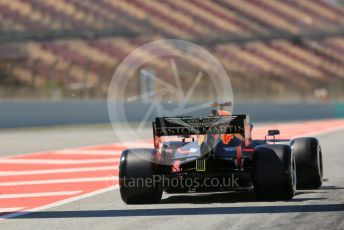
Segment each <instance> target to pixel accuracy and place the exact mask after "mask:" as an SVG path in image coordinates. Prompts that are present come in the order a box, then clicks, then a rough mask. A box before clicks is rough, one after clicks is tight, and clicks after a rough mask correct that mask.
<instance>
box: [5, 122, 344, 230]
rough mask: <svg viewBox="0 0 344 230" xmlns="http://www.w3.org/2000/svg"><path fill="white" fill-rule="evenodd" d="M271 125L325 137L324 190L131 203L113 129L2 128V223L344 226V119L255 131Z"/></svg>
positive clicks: (23, 226)
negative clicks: (123, 192) (261, 197)
mask: <svg viewBox="0 0 344 230" xmlns="http://www.w3.org/2000/svg"><path fill="white" fill-rule="evenodd" d="M268 128H279V129H281V132H282V136H281V137H282V138H284V137H290V136H302V135H315V136H316V137H318V138H319V140H320V142H321V145H322V148H323V157H324V168H325V178H326V181H325V182H324V184H323V186H322V187H321V188H320V189H318V190H300V191H298V192H297V195H296V196H295V197H294V199H293V200H291V201H284V202H261V201H258V200H256V198H255V197H254V195H253V194H252V193H251V192H241V193H238V192H230V193H214V194H209V193H203V194H178V195H167V194H164V195H163V200H162V202H161V203H160V204H156V205H125V204H123V202H122V201H121V199H120V195H119V191H118V188H117V185H116V183H117V168H116V165H117V164H116V162H117V159H118V155H119V153H120V151H121V149H122V148H123V146H122V144H121V143H118V142H117V139H116V137H115V136H114V134H113V132H112V130H111V128H109V127H107V126H86V127H79V126H75V127H62V128H61V127H55V128H43V129H16V130H1V131H0V140H1V148H0V155H1V156H0V215H1V216H0V218H2V219H0V229H178V228H179V229H229V228H230V229H300V228H302V229H325V228H326V229H344V171H343V169H344V167H343V163H344V150H343V147H342V146H343V144H344V141H343V140H344V121H320V122H302V123H295V124H291V125H286V124H282V125H280V124H270V125H263V126H258V127H256V128H255V130H256V131H255V135H256V136H257V137H261V136H262V135H263V134H264V133H265V132H266V130H267V129H268ZM124 135H125V134H124ZM147 137H148V138H150V132H149V131H148V130H147ZM107 143H111V144H107ZM129 144H130V145H132V146H133V147H134V146H135V147H136V146H137V147H139V146H141V145H143V146H149V145H150V143H148V142H140V143H138V142H136V141H135V140H132V142H131V143H129ZM18 154H19V155H18ZM54 170H55V171H54ZM95 178H97V179H95Z"/></svg>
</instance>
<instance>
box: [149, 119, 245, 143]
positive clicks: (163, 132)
mask: <svg viewBox="0 0 344 230" xmlns="http://www.w3.org/2000/svg"><path fill="white" fill-rule="evenodd" d="M153 132H154V137H161V136H176V135H201V134H241V135H242V136H243V137H244V138H245V139H246V138H250V136H251V133H250V121H249V116H248V115H224V116H207V117H157V118H156V119H155V121H154V122H153Z"/></svg>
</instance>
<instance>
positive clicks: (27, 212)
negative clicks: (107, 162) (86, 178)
mask: <svg viewBox="0 0 344 230" xmlns="http://www.w3.org/2000/svg"><path fill="white" fill-rule="evenodd" d="M117 188H118V185H115V186H110V187H107V188H103V189H99V190H96V191H94V192H90V193H86V194H83V195H80V196H75V197H71V198H68V199H64V200H61V201H57V202H55V203H51V204H48V205H44V206H40V207H37V208H33V209H29V210H25V211H23V212H17V213H10V214H7V215H3V216H0V220H4V219H8V218H13V217H16V216H22V215H25V214H30V213H32V212H37V211H41V210H44V209H48V208H54V207H57V206H60V205H64V204H68V203H71V202H73V201H77V200H81V199H85V198H88V197H92V196H96V195H99V194H102V193H105V192H109V191H113V190H115V189H117Z"/></svg>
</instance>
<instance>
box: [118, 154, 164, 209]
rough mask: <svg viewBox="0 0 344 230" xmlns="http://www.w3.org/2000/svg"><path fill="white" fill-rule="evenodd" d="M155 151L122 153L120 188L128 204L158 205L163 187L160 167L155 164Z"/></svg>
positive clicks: (122, 196) (124, 200) (123, 198)
mask: <svg viewBox="0 0 344 230" xmlns="http://www.w3.org/2000/svg"><path fill="white" fill-rule="evenodd" d="M154 156H155V150H154V149H128V150H125V151H123V152H122V155H121V158H120V164H119V186H120V193H121V198H122V200H123V202H125V203H127V204H152V203H158V202H160V200H161V196H162V186H161V183H160V181H159V179H158V176H159V174H158V173H157V172H158V170H157V168H158V166H159V165H157V164H155V163H153V160H152V159H154Z"/></svg>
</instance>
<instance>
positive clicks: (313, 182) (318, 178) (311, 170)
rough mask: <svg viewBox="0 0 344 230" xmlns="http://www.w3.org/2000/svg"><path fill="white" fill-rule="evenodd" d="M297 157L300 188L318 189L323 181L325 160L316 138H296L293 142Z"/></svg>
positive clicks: (293, 149) (292, 146) (298, 186)
mask: <svg viewBox="0 0 344 230" xmlns="http://www.w3.org/2000/svg"><path fill="white" fill-rule="evenodd" d="M291 148H292V151H293V153H294V155H295V159H296V167H297V171H296V175H297V188H298V189H317V188H319V187H320V186H321V185H322V182H323V161H322V152H321V147H320V144H319V141H318V140H317V139H316V138H312V137H306V138H296V139H294V140H292V142H291Z"/></svg>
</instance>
